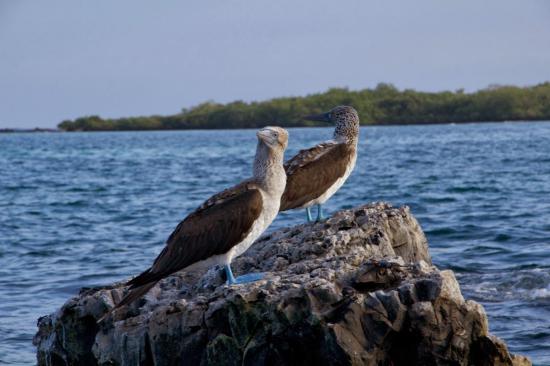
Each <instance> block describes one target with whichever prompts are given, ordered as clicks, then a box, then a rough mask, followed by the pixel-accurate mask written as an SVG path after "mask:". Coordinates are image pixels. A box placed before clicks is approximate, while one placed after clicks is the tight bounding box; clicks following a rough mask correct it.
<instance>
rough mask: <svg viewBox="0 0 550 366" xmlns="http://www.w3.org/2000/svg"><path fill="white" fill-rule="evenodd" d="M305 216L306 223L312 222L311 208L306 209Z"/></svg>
mask: <svg viewBox="0 0 550 366" xmlns="http://www.w3.org/2000/svg"><path fill="white" fill-rule="evenodd" d="M306 214H307V222H312V221H313V217H311V208H309V207H306Z"/></svg>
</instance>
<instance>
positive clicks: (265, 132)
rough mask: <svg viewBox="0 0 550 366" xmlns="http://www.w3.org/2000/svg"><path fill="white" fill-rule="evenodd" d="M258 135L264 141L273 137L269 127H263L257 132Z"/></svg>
mask: <svg viewBox="0 0 550 366" xmlns="http://www.w3.org/2000/svg"><path fill="white" fill-rule="evenodd" d="M256 136H258V138H259V139H261V140H263V141H269V140H270V139H271V131H270V130H269V129H268V128H262V129H261V130H259V131H258V132H256Z"/></svg>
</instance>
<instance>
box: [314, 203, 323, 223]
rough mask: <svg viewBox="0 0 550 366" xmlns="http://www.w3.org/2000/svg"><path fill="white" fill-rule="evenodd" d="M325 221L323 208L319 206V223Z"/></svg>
mask: <svg viewBox="0 0 550 366" xmlns="http://www.w3.org/2000/svg"><path fill="white" fill-rule="evenodd" d="M324 219H325V216H324V215H323V206H321V205H320V204H319V205H317V220H315V221H317V222H319V221H323V220H324Z"/></svg>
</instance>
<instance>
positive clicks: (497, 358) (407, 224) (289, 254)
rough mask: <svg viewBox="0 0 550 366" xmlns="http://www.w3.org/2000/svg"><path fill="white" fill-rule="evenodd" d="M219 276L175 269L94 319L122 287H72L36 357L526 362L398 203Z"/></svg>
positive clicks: (338, 220) (313, 228)
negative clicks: (260, 276)
mask: <svg viewBox="0 0 550 366" xmlns="http://www.w3.org/2000/svg"><path fill="white" fill-rule="evenodd" d="M233 267H234V271H235V272H236V273H237V274H239V273H245V272H251V271H252V272H256V271H262V272H267V277H266V280H262V281H259V282H256V283H252V284H246V285H234V286H227V285H225V284H224V278H223V271H222V270H221V269H218V268H214V269H211V270H209V271H208V272H193V273H178V274H175V275H173V276H171V277H169V278H167V279H165V280H163V281H162V282H161V283H160V284H159V285H157V286H156V287H155V288H153V289H152V290H151V291H150V292H149V294H148V295H146V296H145V297H144V298H143V299H142V300H141V301H138V302H136V303H135V304H133V305H132V306H130V307H127V308H122V309H120V310H119V311H117V312H116V313H115V314H114V315H113V316H111V317H109V318H107V320H106V321H104V322H102V323H100V324H99V325H98V324H96V320H97V319H98V318H100V317H101V316H102V315H103V314H104V313H105V312H106V311H107V309H109V308H111V307H112V306H113V304H114V303H116V302H117V301H119V300H120V299H121V298H122V296H123V294H124V291H125V288H124V287H122V285H121V284H115V285H112V286H109V287H104V288H94V289H82V290H81V292H80V294H79V295H78V296H77V297H75V298H73V299H71V300H69V301H68V302H67V303H66V304H65V305H63V307H62V308H61V309H60V310H59V311H58V312H57V313H55V314H52V315H49V316H45V317H42V318H40V319H39V321H38V327H39V330H38V333H37V334H36V336H35V339H34V343H35V345H36V346H37V347H38V354H37V358H38V364H40V365H96V364H100V365H349V364H353V365H529V364H530V362H529V360H528V359H527V358H525V357H523V356H516V355H512V354H510V353H509V352H508V350H507V347H506V345H505V344H504V343H503V342H502V341H501V340H499V339H498V338H496V337H494V336H492V335H490V334H489V333H488V324H487V317H486V315H485V312H484V310H483V308H482V306H481V305H479V304H477V303H476V302H473V301H465V300H464V298H463V297H462V294H461V293H460V288H459V286H458V283H457V282H456V279H455V277H454V274H453V273H452V272H451V271H439V270H438V269H437V268H435V267H434V266H432V265H431V259H430V255H429V252H428V244H427V241H426V238H425V236H424V234H423V232H422V229H421V228H420V226H419V225H418V222H417V221H416V220H415V218H414V217H413V216H412V215H411V214H410V212H409V209H408V208H407V207H401V208H393V207H391V206H390V205H388V204H385V203H376V204H369V205H366V206H362V207H358V208H355V209H352V210H344V211H340V212H338V213H336V214H335V215H334V216H333V217H331V218H330V219H329V220H328V221H326V222H324V223H317V224H304V225H299V226H295V227H292V228H286V229H283V230H280V231H277V232H274V233H272V234H270V235H269V236H266V237H264V238H262V239H260V240H259V241H258V242H257V243H255V244H254V245H253V246H252V248H251V249H250V250H249V251H248V252H247V253H246V254H245V255H243V256H242V257H240V258H238V259H236V260H235V262H234V265H233Z"/></svg>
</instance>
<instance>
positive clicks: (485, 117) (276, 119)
mask: <svg viewBox="0 0 550 366" xmlns="http://www.w3.org/2000/svg"><path fill="white" fill-rule="evenodd" d="M341 104H346V105H351V106H353V107H355V108H356V109H357V111H358V112H359V115H360V117H361V123H362V124H417V123H423V124H427V123H449V122H455V123H461V122H490V121H518V120H550V82H545V83H542V84H538V85H536V86H530V87H516V86H490V87H488V88H486V89H482V90H479V91H476V92H472V93H465V92H464V90H456V91H454V92H452V91H443V92H420V91H415V90H412V89H405V90H399V89H397V88H396V87H395V86H393V85H391V84H386V83H380V84H378V85H377V86H376V88H374V89H363V90H358V91H354V90H348V89H345V88H333V89H329V90H328V91H326V92H324V93H319V94H311V95H307V96H305V97H285V98H275V99H271V100H267V101H263V102H251V103H246V102H242V101H236V102H232V103H228V104H220V103H214V102H206V103H202V104H199V105H197V106H195V107H192V108H189V109H183V110H182V111H181V112H180V113H178V114H174V115H168V116H158V115H155V116H147V117H128V118H117V119H104V118H101V117H99V116H88V117H81V118H77V119H76V120H73V121H70V120H67V121H63V122H61V123H60V124H59V125H58V127H59V128H60V129H62V130H65V131H123V130H180V129H221V128H258V127H262V126H264V125H266V124H277V125H279V126H283V127H299V126H313V125H318V124H317V123H315V122H309V121H304V120H303V119H302V118H301V117H303V116H304V115H307V114H312V113H319V112H322V111H326V110H329V109H330V108H332V107H334V106H336V105H341Z"/></svg>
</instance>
